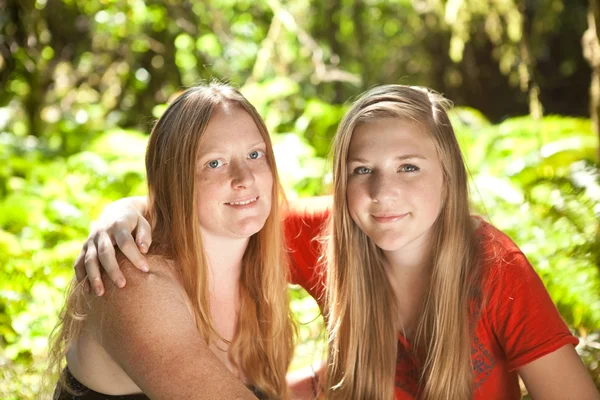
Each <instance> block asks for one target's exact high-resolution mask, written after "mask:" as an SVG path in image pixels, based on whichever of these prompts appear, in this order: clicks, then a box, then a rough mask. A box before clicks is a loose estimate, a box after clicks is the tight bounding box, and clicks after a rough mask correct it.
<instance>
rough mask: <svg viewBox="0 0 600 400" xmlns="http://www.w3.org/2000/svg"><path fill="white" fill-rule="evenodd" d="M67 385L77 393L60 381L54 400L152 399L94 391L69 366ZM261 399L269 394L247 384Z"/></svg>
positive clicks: (66, 378) (136, 395)
mask: <svg viewBox="0 0 600 400" xmlns="http://www.w3.org/2000/svg"><path fill="white" fill-rule="evenodd" d="M63 374H64V375H65V380H66V382H67V385H68V386H69V387H70V388H71V389H72V391H73V392H75V394H72V393H69V392H68V391H67V390H66V389H65V388H63V387H62V386H61V384H60V383H58V384H57V385H56V389H55V390H54V396H53V397H52V399H53V400H150V398H149V397H148V396H146V395H145V394H143V393H135V394H123V395H110V394H103V393H98V392H95V391H93V390H92V389H90V388H88V387H87V386H85V385H84V384H83V383H81V382H79V381H78V380H77V378H75V377H74V376H73V375H72V374H71V371H69V369H68V368H65V369H64V371H63ZM246 387H247V388H248V389H250V390H251V391H252V393H254V395H255V396H256V397H257V398H258V399H259V400H269V399H268V397H267V396H265V394H264V393H263V392H262V391H261V390H260V389H258V388H256V387H255V386H253V385H246Z"/></svg>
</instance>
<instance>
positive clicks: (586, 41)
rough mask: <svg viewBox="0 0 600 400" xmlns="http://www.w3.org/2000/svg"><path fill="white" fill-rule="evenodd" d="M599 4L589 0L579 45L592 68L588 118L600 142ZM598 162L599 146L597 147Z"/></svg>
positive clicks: (596, 1)
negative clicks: (585, 25)
mask: <svg viewBox="0 0 600 400" xmlns="http://www.w3.org/2000/svg"><path fill="white" fill-rule="evenodd" d="M599 33H600V4H599V1H598V0H589V9H588V29H587V30H586V31H585V33H584V34H583V37H582V39H581V45H582V47H583V56H584V57H585V59H586V60H587V61H588V63H589V64H590V67H591V68H592V82H591V84H590V118H591V119H592V124H593V128H594V132H596V134H597V135H598V139H599V142H600V43H599V40H598V38H599V37H600V34H599ZM598 162H600V146H598Z"/></svg>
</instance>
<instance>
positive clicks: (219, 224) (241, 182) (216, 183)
mask: <svg viewBox="0 0 600 400" xmlns="http://www.w3.org/2000/svg"><path fill="white" fill-rule="evenodd" d="M266 150H267V149H266V143H265V141H264V139H263V137H262V136H261V134H260V132H259V130H258V128H257V126H256V124H255V123H254V120H253V119H252V117H251V116H250V115H249V114H248V113H247V112H246V111H244V110H243V109H242V108H240V107H237V106H231V105H222V106H220V107H219V108H218V109H217V110H216V112H215V113H214V114H213V116H212V118H211V120H210V122H209V124H208V126H207V127H206V131H205V132H204V136H203V137H202V139H201V140H200V152H199V155H198V161H197V164H196V179H197V184H196V187H197V199H198V214H199V219H200V228H201V233H202V235H203V237H206V236H207V235H210V236H213V237H219V238H249V237H250V236H252V235H253V234H255V233H257V232H258V231H260V230H261V229H262V227H263V226H264V224H265V221H266V220H267V217H268V216H269V213H270V212H271V201H272V198H271V197H272V189H273V174H272V172H271V166H270V162H271V161H270V160H267V155H266V153H267V152H266Z"/></svg>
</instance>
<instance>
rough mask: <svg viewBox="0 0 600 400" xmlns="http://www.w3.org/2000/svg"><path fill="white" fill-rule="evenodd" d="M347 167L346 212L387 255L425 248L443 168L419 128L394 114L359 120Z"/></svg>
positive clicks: (437, 205)
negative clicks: (366, 120)
mask: <svg viewBox="0 0 600 400" xmlns="http://www.w3.org/2000/svg"><path fill="white" fill-rule="evenodd" d="M347 167H348V187H347V196H348V208H349V210H350V215H351V216H352V219H353V220H354V222H355V223H356V224H357V225H358V226H359V228H360V229H361V230H362V231H363V232H364V233H365V234H366V235H367V236H369V237H370V238H371V239H372V240H373V241H374V242H375V244H376V245H377V246H379V247H380V248H381V249H382V250H383V251H384V253H386V256H388V259H389V256H390V255H393V256H394V257H393V258H394V259H397V257H396V256H403V255H405V256H406V257H407V258H408V259H413V258H414V257H412V254H411V253H412V252H414V251H416V252H417V253H423V251H426V250H427V249H428V247H427V244H428V240H429V238H430V236H431V230H432V226H433V224H434V222H435V220H436V219H437V217H438V215H439V213H440V209H441V205H442V193H443V171H442V165H441V162H440V159H439V157H438V154H437V151H436V148H435V145H434V143H433V141H432V140H431V138H430V136H429V135H428V134H427V133H426V132H423V127H421V126H420V125H417V124H415V123H413V122H411V121H408V120H404V119H398V118H382V119H378V120H374V121H372V122H368V123H363V124H360V125H359V126H357V127H356V129H355V130H354V133H353V135H352V139H351V141H350V147H349V151H348V159H347ZM419 250H420V251H419ZM390 253H392V254H390ZM403 257H404V256H403Z"/></svg>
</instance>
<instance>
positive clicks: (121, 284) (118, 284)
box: [117, 278, 125, 288]
mask: <svg viewBox="0 0 600 400" xmlns="http://www.w3.org/2000/svg"><path fill="white" fill-rule="evenodd" d="M117 286H118V287H120V288H122V287H123V286H125V279H123V278H119V279H117Z"/></svg>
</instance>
